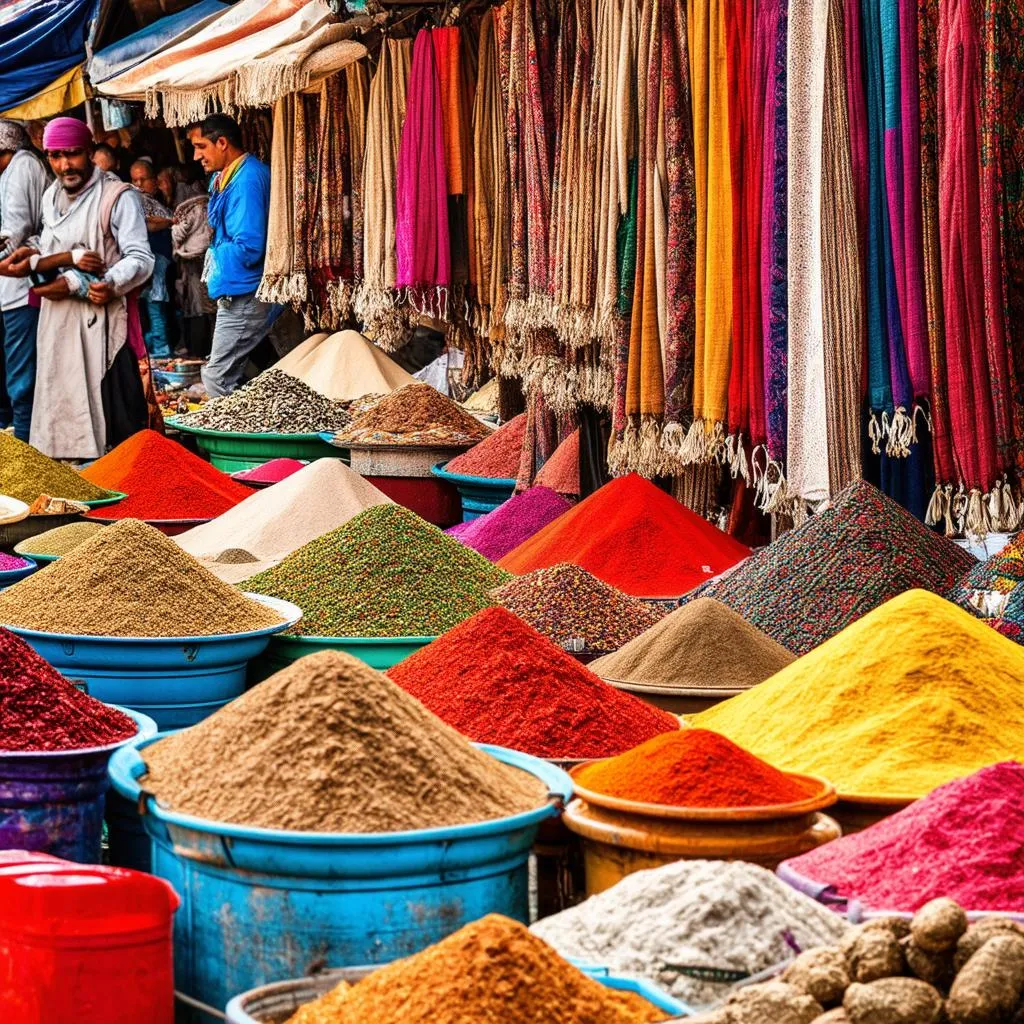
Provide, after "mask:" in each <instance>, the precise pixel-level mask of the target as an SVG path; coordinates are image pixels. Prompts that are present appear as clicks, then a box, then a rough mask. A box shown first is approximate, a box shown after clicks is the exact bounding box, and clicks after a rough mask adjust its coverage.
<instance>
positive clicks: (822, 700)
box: [689, 590, 1024, 798]
mask: <svg viewBox="0 0 1024 1024" xmlns="http://www.w3.org/2000/svg"><path fill="white" fill-rule="evenodd" d="M689 722H690V724H691V725H694V726H699V727H700V728H702V729H712V730H714V731H716V732H720V733H722V734H723V735H725V736H728V737H729V739H731V740H732V741H733V742H734V743H738V744H739V745H740V746H742V747H744V748H746V749H747V750H749V751H750V752H751V753H753V754H756V755H757V756H758V757H761V758H764V759H765V760H766V761H768V762H770V763H771V764H774V765H775V766H776V767H778V768H782V769H784V770H787V771H798V772H807V773H810V774H812V775H822V776H824V777H825V778H827V779H829V780H830V781H832V782H833V783H834V784H835V786H836V789H838V790H839V793H840V795H865V796H906V797H915V798H916V797H921V796H924V795H925V794H926V793H929V792H931V790H933V789H934V788H935V787H936V786H940V785H942V784H943V783H946V782H949V781H951V780H953V779H957V778H960V777H962V776H965V775H970V774H971V773H972V772H975V771H977V770H978V769H979V768H983V767H985V766H986V765H990V764H994V763H996V762H998V761H1013V760H1019V759H1020V757H1021V751H1022V750H1024V647H1020V646H1018V645H1017V644H1015V643H1014V642H1013V641H1011V640H1007V639H1006V638H1005V637H1003V636H1000V635H999V634H998V633H996V632H995V630H993V629H991V628H990V627H989V626H987V625H985V623H983V622H981V621H979V620H978V619H975V618H974V617H973V616H972V615H970V614H968V613H967V612H965V611H963V610H961V609H960V608H957V607H956V606H955V605H953V604H950V603H949V602H948V601H946V600H945V599H943V598H941V597H938V596H936V595H935V594H931V593H928V592H927V591H924V590H910V591H907V593H905V594H901V595H900V596H899V597H896V598H893V599H892V600H891V601H888V602H887V603H885V604H883V605H882V606H881V607H879V608H876V609H875V610H874V611H872V612H870V613H869V614H867V615H865V616H864V617H863V618H862V619H860V620H858V621H857V622H855V623H853V624H852V625H850V626H847V627H846V629H844V630H843V631H842V632H841V633H839V634H837V635H836V636H834V637H832V639H831V640H827V641H826V642H825V643H823V644H822V645H821V646H820V647H817V648H815V649H814V650H813V651H811V652H810V653H808V654H805V655H804V656H803V657H802V658H799V659H798V660H797V661H795V662H793V664H791V665H789V666H788V667H786V668H784V669H782V671H781V672H777V673H776V674H775V675H774V676H772V677H771V678H770V679H767V680H766V681H765V682H763V683H761V684H760V685H759V686H755V687H754V688H753V689H752V690H749V691H747V692H746V693H743V694H740V695H739V696H736V697H733V698H731V699H730V700H727V701H725V703H723V704H719V705H718V706H717V707H714V708H711V709H710V710H708V711H703V712H701V713H700V714H699V715H694V716H693V717H692V718H691V719H690V720H689Z"/></svg>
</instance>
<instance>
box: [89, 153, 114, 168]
mask: <svg viewBox="0 0 1024 1024" xmlns="http://www.w3.org/2000/svg"><path fill="white" fill-rule="evenodd" d="M92 162H93V163H94V164H95V165H96V166H97V167H98V168H99V169H100V170H101V171H113V170H114V169H115V168H116V167H117V161H116V160H115V159H114V154H113V153H110V152H108V151H107V150H105V149H99V150H97V151H96V152H95V153H93V155H92Z"/></svg>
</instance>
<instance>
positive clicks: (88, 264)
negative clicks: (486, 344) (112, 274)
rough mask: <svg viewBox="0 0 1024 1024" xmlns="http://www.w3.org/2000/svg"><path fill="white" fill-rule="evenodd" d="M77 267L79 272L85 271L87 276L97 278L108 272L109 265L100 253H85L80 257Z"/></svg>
mask: <svg viewBox="0 0 1024 1024" xmlns="http://www.w3.org/2000/svg"><path fill="white" fill-rule="evenodd" d="M75 266H76V267H78V269H79V270H84V271H85V272H86V273H87V274H96V275H97V276H99V275H101V274H105V273H106V272H107V264H106V262H105V260H104V259H103V257H102V256H100V254H99V253H98V252H92V251H90V252H86V253H83V254H82V255H81V256H79V257H78V262H77V263H76V264H75Z"/></svg>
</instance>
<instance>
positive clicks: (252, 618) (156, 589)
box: [0, 519, 282, 637]
mask: <svg viewBox="0 0 1024 1024" xmlns="http://www.w3.org/2000/svg"><path fill="white" fill-rule="evenodd" d="M281 621H282V620H281V616H280V615H278V614H277V612H274V611H271V609H270V608H267V607H266V606H265V605H262V604H259V603H258V602H257V601H253V600H251V599H250V598H248V597H246V596H245V595H244V594H240V593H239V592H238V591H237V590H236V589H235V588H234V587H232V586H230V585H228V584H227V583H222V582H221V581H220V580H219V579H217V577H216V576H214V575H213V574H212V573H211V572H209V570H207V569H204V568H203V567H202V566H201V565H200V564H199V563H198V562H197V561H196V560H195V559H194V558H193V557H192V556H191V555H188V554H186V553H185V552H184V551H182V550H181V548H179V547H178V545H177V544H175V543H174V541H172V540H170V539H169V538H167V537H165V536H164V535H163V534H162V533H161V532H160V531H159V530H157V529H154V528H153V527H152V526H147V525H146V524H145V523H140V522H139V521H138V520H136V519H122V520H121V521H120V522H118V523H115V524H114V525H112V526H108V527H106V528H105V529H103V530H101V531H100V532H99V533H97V534H96V535H95V536H94V537H92V538H90V539H89V540H87V541H85V542H84V543H82V544H79V545H78V547H76V548H74V549H73V550H72V551H69V552H68V553H67V554H66V555H64V556H63V558H61V559H60V561H58V562H54V563H52V564H51V565H48V566H46V567H45V568H43V569H40V570H39V572H36V573H33V575H31V576H29V577H27V578H26V579H24V580H22V581H21V582H20V583H16V584H15V585H14V586H13V587H10V588H9V589H8V590H5V591H4V592H3V593H2V594H0V623H2V624H3V625H7V626H14V627H20V628H22V629H37V630H41V631H42V632H44V633H68V634H71V635H73V636H118V637H130V636H145V637H178V636H219V635H221V634H225V633H245V632H248V631H250V630H255V629H263V628H265V627H268V626H275V625H279V624H280V623H281Z"/></svg>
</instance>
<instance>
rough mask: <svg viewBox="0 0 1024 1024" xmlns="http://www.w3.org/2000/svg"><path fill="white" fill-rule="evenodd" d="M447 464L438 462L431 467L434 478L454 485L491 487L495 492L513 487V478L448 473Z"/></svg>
mask: <svg viewBox="0 0 1024 1024" xmlns="http://www.w3.org/2000/svg"><path fill="white" fill-rule="evenodd" d="M447 465H448V463H447V462H439V463H437V465H435V466H432V467H431V469H430V472H431V473H433V474H434V476H436V477H439V478H440V479H441V480H451V481H452V483H455V484H473V485H474V486H477V487H492V488H494V489H495V490H498V488H505V487H515V485H516V481H515V478H511V479H510V478H508V477H502V476H469V475H468V474H466V473H449V472H448V470H447V469H445V466H447Z"/></svg>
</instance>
